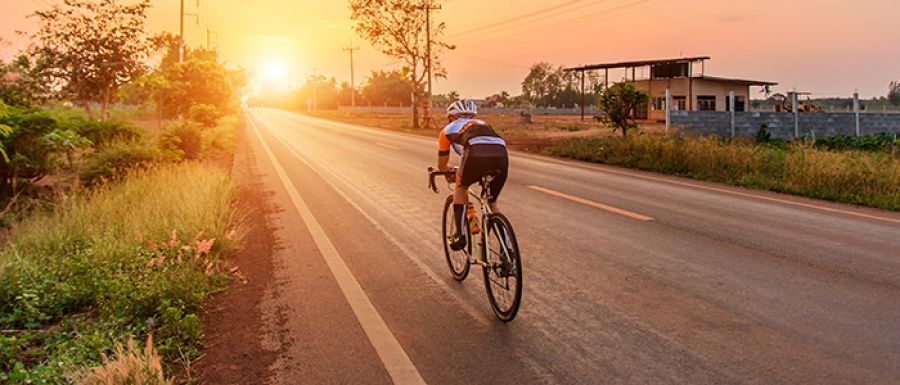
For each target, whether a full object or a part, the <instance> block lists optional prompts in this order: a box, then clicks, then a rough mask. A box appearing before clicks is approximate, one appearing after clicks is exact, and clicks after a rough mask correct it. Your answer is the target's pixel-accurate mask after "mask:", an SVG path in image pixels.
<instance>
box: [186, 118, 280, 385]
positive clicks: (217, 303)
mask: <svg viewBox="0 0 900 385" xmlns="http://www.w3.org/2000/svg"><path fill="white" fill-rule="evenodd" d="M242 131H243V130H242ZM242 147H245V146H242ZM235 156H236V157H240V159H238V160H236V161H235V162H234V165H235V169H234V170H233V171H232V174H233V175H234V176H235V179H236V180H237V181H238V182H239V184H240V187H239V192H238V194H239V195H238V210H239V212H241V213H243V214H244V221H243V225H244V229H245V230H244V239H245V241H244V243H243V245H242V246H241V248H240V249H239V250H237V251H236V252H235V253H234V254H232V255H231V256H230V257H229V260H228V262H229V264H230V265H231V266H233V267H234V268H237V270H236V272H235V274H234V278H233V279H232V282H231V286H230V287H229V289H228V290H227V291H225V292H222V293H219V294H217V295H215V296H213V297H212V298H211V299H210V300H209V301H208V302H207V305H206V307H205V308H204V314H203V315H202V320H203V324H204V325H206V333H205V335H206V346H205V348H204V352H203V356H202V357H201V358H200V359H198V360H197V361H196V362H195V363H194V371H195V373H194V374H195V375H196V376H197V378H198V379H199V383H201V384H260V383H264V382H265V379H266V378H270V374H271V373H270V369H269V368H270V367H271V366H272V363H273V362H274V361H275V359H276V358H277V352H275V351H271V350H267V349H266V348H265V346H264V345H263V335H262V334H263V332H262V330H263V329H264V321H263V313H262V310H261V308H260V303H262V302H263V298H264V297H265V295H266V293H267V290H268V289H269V285H271V284H272V282H274V267H273V263H272V254H273V249H274V246H275V237H274V229H273V228H272V224H271V223H270V222H269V220H268V216H269V215H270V214H271V213H273V212H275V209H274V208H273V207H272V205H271V202H269V199H268V197H269V195H270V194H267V193H265V191H264V188H263V187H262V185H261V178H260V176H259V175H257V174H256V168H255V167H254V163H253V160H252V154H250V150H249V149H246V148H242V149H240V150H238V153H237V154H236V155H235ZM219 162H223V163H226V162H225V160H224V159H220V160H219Z"/></svg>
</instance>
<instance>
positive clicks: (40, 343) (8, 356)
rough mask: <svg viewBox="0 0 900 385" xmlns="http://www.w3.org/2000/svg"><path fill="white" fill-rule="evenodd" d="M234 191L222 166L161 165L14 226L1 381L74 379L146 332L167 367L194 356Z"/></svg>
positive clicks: (230, 240)
mask: <svg viewBox="0 0 900 385" xmlns="http://www.w3.org/2000/svg"><path fill="white" fill-rule="evenodd" d="M235 194H236V189H235V186H234V185H233V183H232V181H231V180H230V178H229V177H228V175H226V174H225V173H224V172H223V171H221V170H219V169H216V168H214V167H211V166H205V165H202V164H198V163H184V164H178V165H174V164H172V165H163V166H158V167H155V168H152V169H149V170H143V171H135V172H134V173H133V174H131V175H129V177H128V178H124V179H123V180H122V181H121V182H119V183H114V184H107V185H102V186H100V187H98V188H95V189H93V190H90V192H89V193H85V194H82V195H76V196H73V197H68V198H64V199H62V200H61V201H60V202H59V203H58V204H57V205H56V206H55V208H54V209H53V210H50V211H48V212H45V213H39V214H36V215H33V216H32V217H31V218H29V219H26V220H25V221H23V222H22V223H20V224H19V225H17V226H16V227H15V228H14V229H13V233H12V235H11V237H10V240H9V245H8V246H7V248H6V249H4V250H3V251H2V252H0V329H2V332H0V382H2V383H9V384H20V383H60V382H64V381H65V380H66V379H69V380H71V379H73V378H74V377H72V376H75V375H76V374H77V373H79V372H83V371H84V370H85V369H86V368H91V367H95V366H98V365H102V364H103V361H104V357H105V356H109V355H115V352H116V351H115V349H116V346H117V344H121V343H123V342H125V341H127V340H128V339H130V338H135V339H137V340H145V339H147V337H148V336H149V335H153V337H154V340H155V341H156V347H157V349H158V351H159V354H160V355H161V356H162V358H163V363H164V366H165V367H167V368H168V369H169V370H171V369H172V368H173V367H174V366H175V363H176V362H190V360H191V359H193V358H195V357H196V355H197V354H198V349H199V348H200V344H201V338H202V325H201V324H200V321H199V318H198V312H199V310H200V306H201V304H202V302H203V301H204V299H205V298H206V297H207V296H208V295H209V294H211V293H213V292H215V291H218V290H221V289H224V288H225V287H226V285H227V280H228V278H227V274H226V272H224V271H223V270H224V265H223V263H222V260H221V258H220V256H221V255H223V253H226V252H228V251H229V250H232V249H233V248H234V247H235V246H236V245H237V242H238V239H237V238H238V235H239V232H238V231H236V226H237V220H236V219H237V218H236V214H235V212H234V208H233V202H234V199H235Z"/></svg>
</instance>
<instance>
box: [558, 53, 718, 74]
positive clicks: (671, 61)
mask: <svg viewBox="0 0 900 385" xmlns="http://www.w3.org/2000/svg"><path fill="white" fill-rule="evenodd" d="M703 60H709V56H696V57H682V58H674V59H659V60H639V61H624V62H618V63H604V64H592V65H587V66H582V67H572V68H566V69H564V71H591V70H600V69H613V68H634V67H646V66H656V65H665V64H679V63H693V62H698V61H703Z"/></svg>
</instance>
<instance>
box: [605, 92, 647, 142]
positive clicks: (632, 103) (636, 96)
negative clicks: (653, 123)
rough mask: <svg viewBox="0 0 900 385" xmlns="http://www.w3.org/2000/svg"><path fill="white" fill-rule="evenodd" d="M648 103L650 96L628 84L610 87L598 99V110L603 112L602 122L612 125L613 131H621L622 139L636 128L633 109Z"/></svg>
mask: <svg viewBox="0 0 900 385" xmlns="http://www.w3.org/2000/svg"><path fill="white" fill-rule="evenodd" d="M649 101H650V95H648V94H647V93H646V92H644V91H641V90H638V89H637V88H635V87H634V84H632V83H629V82H621V83H616V84H614V85H612V86H611V87H609V88H607V89H606V90H604V91H603V93H602V94H600V98H599V104H600V109H602V110H603V111H604V112H605V114H604V115H603V119H604V121H605V122H606V123H607V124H610V125H612V127H613V130H616V129H621V130H622V137H623V138H628V129H629V128H637V126H638V125H637V123H635V119H634V111H635V108H637V107H638V106H640V105H643V104H647V103H648V102H649Z"/></svg>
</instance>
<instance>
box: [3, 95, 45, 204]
mask: <svg viewBox="0 0 900 385" xmlns="http://www.w3.org/2000/svg"><path fill="white" fill-rule="evenodd" d="M0 125H3V126H7V127H9V135H7V136H5V137H2V139H0V142H2V143H3V148H4V149H5V151H6V153H7V155H8V157H9V162H0V190H2V194H5V195H6V196H12V195H13V194H15V191H17V190H19V187H20V185H23V184H29V183H32V182H35V181H37V180H39V179H41V178H43V177H44V176H45V175H47V173H48V172H50V170H52V169H53V168H54V167H55V165H56V161H57V160H58V159H59V156H58V154H57V152H56V151H55V148H54V147H53V142H51V141H48V140H46V137H47V135H48V134H50V133H51V132H54V131H55V130H57V129H58V128H59V127H58V125H57V122H56V120H54V119H53V118H51V117H50V116H49V115H48V114H47V113H45V112H39V111H32V110H24V109H13V108H10V109H8V111H6V113H5V114H3V116H0Z"/></svg>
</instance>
